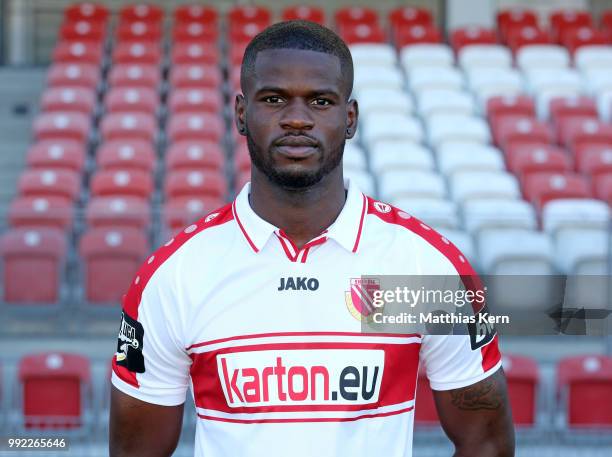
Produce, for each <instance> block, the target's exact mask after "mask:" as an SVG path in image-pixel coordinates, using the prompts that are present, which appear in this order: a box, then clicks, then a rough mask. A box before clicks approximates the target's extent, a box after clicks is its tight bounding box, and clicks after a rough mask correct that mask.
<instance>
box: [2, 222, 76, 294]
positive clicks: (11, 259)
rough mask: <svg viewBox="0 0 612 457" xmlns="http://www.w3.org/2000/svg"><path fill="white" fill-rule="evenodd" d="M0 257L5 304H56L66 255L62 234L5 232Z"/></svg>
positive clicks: (34, 230)
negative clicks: (0, 259)
mask: <svg viewBox="0 0 612 457" xmlns="http://www.w3.org/2000/svg"><path fill="white" fill-rule="evenodd" d="M0 253H1V255H2V261H3V268H2V274H3V280H2V283H3V288H4V297H3V299H4V301H5V302H9V303H22V304H26V303H55V302H57V301H58V299H59V296H60V293H59V285H60V280H61V279H62V276H63V274H62V269H63V265H64V258H65V255H66V236H65V234H64V232H63V231H62V230H59V229H56V228H42V227H41V228H16V229H12V230H9V231H7V232H5V233H4V235H2V237H1V238H0ZM32 278H36V280H35V281H33V280H32Z"/></svg>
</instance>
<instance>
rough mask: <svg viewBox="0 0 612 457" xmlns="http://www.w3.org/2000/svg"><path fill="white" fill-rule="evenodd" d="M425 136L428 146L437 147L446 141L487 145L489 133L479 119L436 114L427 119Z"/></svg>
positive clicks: (489, 138) (482, 121)
mask: <svg viewBox="0 0 612 457" xmlns="http://www.w3.org/2000/svg"><path fill="white" fill-rule="evenodd" d="M427 136H428V141H429V144H430V145H432V146H433V147H439V146H441V145H442V143H444V142H447V141H472V142H475V143H488V142H489V141H490V140H491V131H490V129H489V125H488V124H487V123H486V121H484V120H483V119H482V118H480V117H476V116H465V115H456V114H436V115H434V116H431V117H429V118H428V119H427Z"/></svg>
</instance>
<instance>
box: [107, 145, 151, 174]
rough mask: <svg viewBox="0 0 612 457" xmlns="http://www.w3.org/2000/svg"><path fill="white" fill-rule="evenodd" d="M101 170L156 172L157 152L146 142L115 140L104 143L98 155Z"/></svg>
mask: <svg viewBox="0 0 612 457" xmlns="http://www.w3.org/2000/svg"><path fill="white" fill-rule="evenodd" d="M96 163H97V165H98V167H99V169H101V170H115V171H117V170H132V169H134V170H141V171H145V172H147V173H152V172H153V171H154V170H155V150H154V149H153V145H152V144H151V143H150V142H148V141H144V140H114V141H107V142H105V143H102V144H101V145H100V147H99V148H98V151H97V153H96Z"/></svg>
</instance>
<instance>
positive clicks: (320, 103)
mask: <svg viewBox="0 0 612 457" xmlns="http://www.w3.org/2000/svg"><path fill="white" fill-rule="evenodd" d="M312 104H313V105H316V106H329V105H331V104H332V102H331V100H328V99H326V98H315V99H314V100H313V101H312Z"/></svg>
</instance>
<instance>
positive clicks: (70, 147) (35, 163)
mask: <svg viewBox="0 0 612 457" xmlns="http://www.w3.org/2000/svg"><path fill="white" fill-rule="evenodd" d="M26 160H27V165H28V167H30V169H47V170H55V169H66V170H71V171H75V172H77V173H81V172H82V171H83V167H84V166H85V150H84V147H83V145H82V144H81V143H79V142H78V141H74V140H45V141H39V142H37V143H35V144H33V145H32V146H30V149H29V150H28V154H27V158H26Z"/></svg>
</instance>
